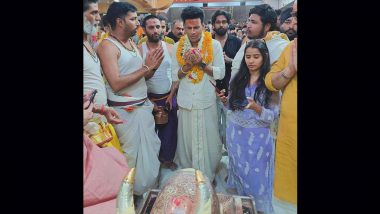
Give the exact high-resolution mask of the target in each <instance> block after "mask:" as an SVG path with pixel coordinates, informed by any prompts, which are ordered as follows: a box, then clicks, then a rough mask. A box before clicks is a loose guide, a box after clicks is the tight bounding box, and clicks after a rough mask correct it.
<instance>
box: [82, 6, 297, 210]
mask: <svg viewBox="0 0 380 214" xmlns="http://www.w3.org/2000/svg"><path fill="white" fill-rule="evenodd" d="M204 17H205V16H204V12H203V10H202V9H201V8H197V7H192V6H188V7H186V8H184V9H183V10H182V13H181V16H180V17H178V18H177V19H175V20H173V21H172V23H169V22H168V19H167V18H165V17H164V16H160V15H154V14H149V15H146V16H145V17H143V18H142V19H141V20H139V19H138V15H137V9H136V7H135V6H133V5H132V4H129V3H126V2H113V3H112V4H111V5H110V6H109V8H108V10H107V13H106V15H105V16H103V17H100V14H99V8H98V2H97V0H84V4H83V19H84V23H83V60H84V61H83V75H84V87H83V88H84V96H83V103H84V105H83V106H84V107H83V108H84V122H83V126H84V137H83V145H84V207H85V213H115V212H116V204H115V203H114V202H115V198H116V196H117V194H118V191H119V189H118V187H120V185H121V183H122V181H123V179H124V177H125V176H126V175H127V173H128V171H129V169H131V168H135V169H136V175H135V177H136V178H135V183H134V194H135V195H136V197H141V196H142V195H143V194H144V193H146V192H148V191H149V189H152V188H157V185H158V180H159V176H160V174H159V172H160V168H161V167H165V168H168V169H170V170H173V171H175V170H177V169H183V168H194V169H198V170H200V171H202V172H203V174H204V175H205V176H207V178H208V179H209V180H210V181H211V182H212V183H213V185H216V180H215V176H216V171H217V168H218V165H219V164H220V161H221V158H222V153H223V151H224V150H225V151H226V152H227V155H228V159H229V166H228V177H227V179H226V182H227V185H228V188H229V189H231V191H234V192H236V193H237V194H238V195H243V196H251V197H252V198H253V199H254V200H255V205H256V209H257V210H258V211H259V213H280V214H281V213H296V212H297V2H296V1H295V2H294V4H293V7H289V8H285V9H284V10H282V11H281V13H276V11H275V10H274V9H273V8H272V7H271V6H270V5H268V4H261V5H256V6H254V7H252V8H251V9H250V11H249V14H247V22H246V23H235V24H233V23H231V22H232V17H231V15H230V14H229V13H228V12H226V11H223V10H217V11H215V13H214V14H213V16H212V18H211V20H209V21H208V20H204ZM205 23H209V24H205ZM99 28H101V31H100V30H99ZM94 118H97V119H98V120H94ZM94 121H96V122H95V123H94ZM99 121H100V122H99ZM104 124H107V127H108V129H101V128H102V127H104V126H103V125H104ZM277 124H278V127H277ZM94 126H96V127H97V126H99V127H100V128H99V127H97V129H95V130H103V131H104V132H109V133H110V136H108V138H106V137H105V138H104V139H103V138H95V137H94V133H99V131H98V132H96V131H93V130H92V129H93V127H94ZM99 139H100V140H99ZM112 147H114V148H112Z"/></svg>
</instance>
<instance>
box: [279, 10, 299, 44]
mask: <svg viewBox="0 0 380 214" xmlns="http://www.w3.org/2000/svg"><path fill="white" fill-rule="evenodd" d="M292 10H293V9H292V8H291V7H288V8H286V9H285V10H284V11H282V13H281V15H280V32H281V33H285V34H286V35H287V36H288V38H289V40H290V41H292V40H293V39H294V38H296V37H297V29H293V26H294V25H293V24H292V19H293V18H292Z"/></svg>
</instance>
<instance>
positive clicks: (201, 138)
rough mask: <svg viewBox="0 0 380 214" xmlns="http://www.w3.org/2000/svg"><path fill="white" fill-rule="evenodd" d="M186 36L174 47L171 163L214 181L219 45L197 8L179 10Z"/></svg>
mask: <svg viewBox="0 0 380 214" xmlns="http://www.w3.org/2000/svg"><path fill="white" fill-rule="evenodd" d="M181 18H182V20H183V23H184V26H185V32H186V34H185V35H184V36H183V37H181V39H180V40H179V41H178V42H177V43H176V44H175V45H174V49H173V53H174V54H173V59H172V63H173V66H172V75H173V76H172V77H173V81H179V89H178V96H177V102H178V106H179V113H178V141H177V152H176V155H175V162H176V163H178V164H179V166H180V167H181V168H195V169H199V170H201V171H202V172H203V173H204V174H205V175H207V177H208V178H209V179H210V181H213V180H214V177H215V172H216V169H217V166H218V164H219V162H220V159H221V156H222V153H221V152H222V143H221V140H220V136H219V132H218V121H217V119H216V118H217V108H216V94H215V88H214V87H213V85H212V84H211V83H210V81H211V82H212V83H213V84H215V80H221V79H223V77H224V74H225V66H224V59H223V50H222V47H221V45H220V43H219V42H218V41H216V40H214V39H212V37H211V33H210V32H205V31H204V29H203V26H202V23H203V18H204V13H203V11H202V10H201V9H200V8H198V7H193V6H189V7H186V8H184V9H183V10H182V13H181Z"/></svg>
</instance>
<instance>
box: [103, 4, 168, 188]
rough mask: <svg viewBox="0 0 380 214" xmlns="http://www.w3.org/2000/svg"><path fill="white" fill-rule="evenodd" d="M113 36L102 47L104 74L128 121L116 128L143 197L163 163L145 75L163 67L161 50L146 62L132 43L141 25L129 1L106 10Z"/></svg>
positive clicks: (112, 99) (115, 103) (115, 102)
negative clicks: (160, 157)
mask: <svg viewBox="0 0 380 214" xmlns="http://www.w3.org/2000/svg"><path fill="white" fill-rule="evenodd" d="M107 17H108V18H107V19H108V21H109V22H110V25H111V32H110V36H109V37H108V38H106V39H104V40H103V42H102V43H101V44H100V45H99V48H98V54H99V58H100V62H101V64H102V69H103V72H104V75H105V77H106V79H107V84H106V89H107V95H108V104H109V105H110V106H114V108H115V109H116V111H117V112H118V113H119V114H120V116H121V118H123V119H124V120H125V121H127V122H126V123H124V124H120V125H117V126H115V131H116V133H117V134H118V136H119V139H120V144H121V146H122V148H123V150H124V152H125V156H126V158H127V162H128V165H129V167H130V168H133V167H135V168H136V181H135V184H134V192H135V194H136V195H142V194H143V193H145V192H146V191H148V190H149V189H150V188H155V187H156V182H157V177H158V172H159V168H160V162H159V160H158V152H159V150H160V139H159V138H158V136H157V134H156V132H155V130H154V129H155V127H154V119H153V115H152V110H153V104H152V103H151V102H150V101H149V99H148V97H147V86H146V82H145V76H147V75H151V74H153V73H154V72H155V71H156V69H157V68H158V66H159V65H160V64H161V62H162V60H163V58H164V54H163V49H162V48H156V49H154V50H151V51H149V52H148V53H147V57H146V58H145V60H143V59H142V58H141V56H140V53H139V51H138V49H137V47H135V44H134V43H133V41H132V40H131V37H132V36H133V35H135V34H136V30H137V27H138V26H139V22H138V20H137V13H136V8H135V7H134V6H133V5H131V4H129V3H126V2H113V3H112V4H111V5H110V6H109V8H108V11H107Z"/></svg>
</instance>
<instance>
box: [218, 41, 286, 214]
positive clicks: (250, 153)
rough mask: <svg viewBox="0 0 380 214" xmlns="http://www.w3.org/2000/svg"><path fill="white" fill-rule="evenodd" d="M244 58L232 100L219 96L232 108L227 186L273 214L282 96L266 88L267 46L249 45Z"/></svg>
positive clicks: (264, 211) (261, 209) (228, 113)
mask: <svg viewBox="0 0 380 214" xmlns="http://www.w3.org/2000/svg"><path fill="white" fill-rule="evenodd" d="M244 58H245V60H243V61H242V63H241V66H240V69H239V72H238V74H237V75H236V76H235V77H234V79H233V80H232V81H231V84H230V91H231V92H230V93H229V94H230V96H229V97H228V99H227V98H226V97H225V96H224V93H223V92H222V93H220V94H218V96H219V98H220V99H221V101H222V102H223V103H224V104H225V106H226V107H228V108H229V110H228V112H227V121H228V122H227V130H226V135H227V136H226V137H227V139H226V145H227V150H228V156H229V174H228V181H227V184H228V186H229V187H233V188H236V190H237V192H238V193H239V195H246V196H251V197H253V198H254V200H255V203H256V208H257V210H258V211H259V213H273V207H272V192H273V172H274V142H273V137H272V134H271V131H270V125H271V123H273V121H274V119H275V118H277V117H278V109H279V106H278V105H279V96H278V93H273V92H271V91H269V90H268V89H267V88H266V87H265V83H264V78H265V75H266V74H267V73H268V72H269V70H270V62H269V54H268V49H267V46H266V44H265V42H264V41H263V40H253V41H251V42H249V43H248V44H247V46H246V48H245V50H244ZM227 101H228V102H227Z"/></svg>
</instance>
